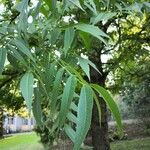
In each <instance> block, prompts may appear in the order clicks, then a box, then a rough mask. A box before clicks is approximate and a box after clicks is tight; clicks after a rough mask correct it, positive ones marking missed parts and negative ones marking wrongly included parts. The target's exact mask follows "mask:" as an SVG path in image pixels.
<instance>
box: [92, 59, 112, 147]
mask: <svg viewBox="0 0 150 150" xmlns="http://www.w3.org/2000/svg"><path fill="white" fill-rule="evenodd" d="M95 60H96V59H95ZM97 60H98V59H97ZM93 62H94V63H95V64H96V65H97V64H98V65H99V67H98V65H97V68H98V69H99V70H100V71H101V73H102V74H101V75H100V74H99V73H98V72H97V71H96V70H94V69H92V68H91V82H92V83H96V84H99V85H100V86H103V87H105V81H106V77H107V74H108V73H104V72H103V69H102V67H101V65H100V63H101V62H95V61H94V60H93ZM97 98H98V100H99V103H100V106H101V124H100V123H99V116H98V110H97V106H96V104H94V107H93V113H92V124H91V131H92V145H93V148H94V150H110V143H109V137H108V120H107V115H108V113H107V106H106V103H105V101H104V100H103V98H102V97H99V95H98V94H97Z"/></svg>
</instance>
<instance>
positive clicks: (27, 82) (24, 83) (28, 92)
mask: <svg viewBox="0 0 150 150" xmlns="http://www.w3.org/2000/svg"><path fill="white" fill-rule="evenodd" d="M33 83H34V77H33V74H32V73H31V72H27V73H25V74H24V76H23V77H22V78H21V81H20V89H21V93H22V95H23V98H24V99H25V101H26V105H27V107H28V109H29V112H30V111H31V108H32V96H33Z"/></svg>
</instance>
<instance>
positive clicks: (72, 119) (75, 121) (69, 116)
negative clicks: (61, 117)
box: [67, 112, 77, 123]
mask: <svg viewBox="0 0 150 150" xmlns="http://www.w3.org/2000/svg"><path fill="white" fill-rule="evenodd" d="M67 118H68V119H69V120H70V121H72V122H74V123H77V117H76V116H75V115H74V114H73V113H71V112H69V113H68V114H67Z"/></svg>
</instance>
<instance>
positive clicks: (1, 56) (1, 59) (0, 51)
mask: <svg viewBox="0 0 150 150" xmlns="http://www.w3.org/2000/svg"><path fill="white" fill-rule="evenodd" d="M6 53H7V51H6V49H5V48H0V75H1V74H2V71H3V68H4V64H5V60H6Z"/></svg>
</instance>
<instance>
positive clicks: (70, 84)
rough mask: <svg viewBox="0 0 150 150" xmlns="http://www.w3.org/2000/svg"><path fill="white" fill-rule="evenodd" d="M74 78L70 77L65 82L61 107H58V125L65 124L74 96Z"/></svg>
mask: <svg viewBox="0 0 150 150" xmlns="http://www.w3.org/2000/svg"><path fill="white" fill-rule="evenodd" d="M76 83H77V81H76V77H75V76H70V77H69V78H68V80H67V82H66V85H65V88H64V91H63V96H62V100H61V107H60V112H59V125H60V126H61V125H63V123H64V122H65V119H66V116H67V114H68V112H69V108H70V105H71V102H72V99H73V96H74V91H75V87H76Z"/></svg>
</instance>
